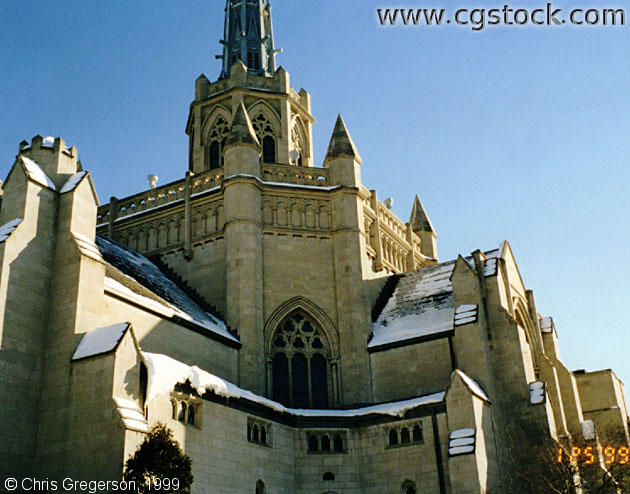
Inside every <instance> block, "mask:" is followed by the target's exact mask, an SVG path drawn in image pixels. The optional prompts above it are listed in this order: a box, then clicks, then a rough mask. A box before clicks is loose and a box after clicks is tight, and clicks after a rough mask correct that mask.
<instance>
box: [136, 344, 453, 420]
mask: <svg viewBox="0 0 630 494" xmlns="http://www.w3.org/2000/svg"><path fill="white" fill-rule="evenodd" d="M142 357H143V359H144V362H145V364H146V366H147V369H148V371H149V383H148V389H147V402H151V401H152V400H154V399H155V398H157V397H158V396H161V395H164V394H167V393H170V392H171V391H172V390H173V388H174V387H175V385H176V384H178V383H185V382H186V381H189V382H190V385H191V386H192V387H193V388H194V389H195V390H196V391H197V393H199V395H203V394H204V393H205V392H206V391H212V392H213V393H215V394H217V395H219V396H224V397H226V398H243V399H246V400H249V401H252V402H254V403H258V404H259V405H263V406H266V407H268V408H271V409H272V410H275V411H277V412H281V413H288V414H291V415H296V416H301V417H358V416H362V415H370V414H373V413H376V414H381V415H391V416H396V417H402V416H404V414H405V412H407V410H410V409H412V408H415V407H417V406H420V405H427V404H431V403H441V402H442V401H443V400H444V395H445V392H440V393H433V394H431V395H426V396H420V397H418V398H412V399H410V400H404V401H398V402H393V403H382V404H379V405H371V406H367V407H363V408H357V409H354V410H306V409H296V408H287V407H285V406H284V405H281V404H280V403H277V402H275V401H273V400H270V399H268V398H264V397H262V396H259V395H256V394H254V393H252V392H251V391H246V390H244V389H241V388H239V387H237V386H235V385H234V384H232V383H230V382H228V381H225V380H224V379H221V378H220V377H217V376H215V375H213V374H210V373H209V372H206V371H204V370H202V369H200V368H199V367H197V366H192V367H191V366H189V365H187V364H184V363H182V362H179V361H178V360H175V359H173V358H171V357H168V356H166V355H161V354H157V353H148V352H142Z"/></svg>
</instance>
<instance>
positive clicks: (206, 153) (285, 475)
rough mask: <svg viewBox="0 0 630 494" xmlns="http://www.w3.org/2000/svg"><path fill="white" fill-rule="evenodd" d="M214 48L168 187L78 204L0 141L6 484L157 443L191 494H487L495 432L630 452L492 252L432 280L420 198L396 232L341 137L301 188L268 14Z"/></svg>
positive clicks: (257, 10) (501, 463)
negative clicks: (186, 462)
mask: <svg viewBox="0 0 630 494" xmlns="http://www.w3.org/2000/svg"><path fill="white" fill-rule="evenodd" d="M222 45H223V55H222V56H221V57H220V58H221V59H222V70H221V74H220V76H219V79H218V80H217V81H214V82H211V81H210V80H208V79H207V78H206V77H205V76H204V75H202V76H200V77H199V78H198V79H197V81H196V83H195V98H194V101H193V102H192V103H191V105H190V115H189V118H188V124H187V128H186V129H187V130H186V133H187V134H188V136H189V140H190V153H189V158H188V171H187V172H186V174H185V177H184V178H183V179H182V180H179V181H177V182H173V183H170V184H167V185H163V186H159V187H156V188H152V189H149V190H146V191H143V192H140V193H138V194H136V195H133V196H131V197H126V198H123V199H119V198H115V197H112V198H111V200H110V201H109V203H108V204H104V205H101V206H99V202H98V199H97V196H96V193H95V189H94V185H93V183H92V179H91V176H90V173H89V172H87V171H85V170H83V169H82V166H81V163H80V162H78V161H77V150H76V149H75V148H74V147H72V148H67V147H66V145H65V143H64V141H63V140H62V139H61V138H55V139H51V138H46V139H44V138H42V137H39V136H36V137H34V138H33V139H32V140H31V142H22V143H21V144H20V148H19V154H18V155H17V157H16V160H15V163H14V164H13V167H12V168H11V171H10V173H9V175H8V177H7V178H6V181H5V182H4V184H3V186H2V203H1V209H0V314H1V315H2V318H1V319H0V369H1V371H2V372H1V373H0V398H1V401H0V438H2V441H1V442H0V443H1V444H0V477H2V479H4V478H6V477H8V476H11V477H17V478H21V477H24V476H36V477H37V478H48V479H63V478H64V477H71V478H74V479H86V480H98V479H104V480H113V479H120V476H121V472H122V468H123V464H124V462H125V461H126V459H127V458H128V457H129V455H131V454H133V453H134V452H135V449H136V447H137V445H138V444H139V442H141V441H142V440H143V438H144V436H145V434H146V433H147V432H148V430H149V429H150V428H151V427H152V426H153V425H154V424H156V423H157V422H162V423H166V424H167V425H168V427H170V428H171V429H172V430H173V431H174V434H175V436H176V438H177V440H178V441H179V442H180V444H181V445H182V448H183V449H184V451H185V452H186V453H187V454H188V455H190V457H191V458H192V468H193V474H194V479H195V480H194V484H193V492H195V493H202V492H205V493H244V492H251V493H254V492H256V493H263V492H265V493H273V494H278V493H309V494H311V493H322V494H323V493H338V494H341V493H374V494H376V493H379V494H382V493H391V494H394V493H403V494H412V493H420V492H422V493H481V492H490V491H493V492H498V491H497V486H499V485H501V479H502V477H503V476H504V475H508V474H509V471H510V468H511V466H510V464H509V461H508V460H509V459H508V456H509V451H510V447H511V445H510V440H511V437H513V434H512V432H513V431H514V430H517V431H527V430H533V428H537V429H538V430H542V431H544V434H545V435H546V436H548V437H550V438H553V439H554V440H557V441H559V442H561V443H562V444H569V445H570V444H573V443H574V442H580V443H583V442H584V441H588V442H589V444H592V445H593V446H597V444H598V441H599V439H598V431H602V430H610V429H611V428H613V429H615V430H619V431H621V433H622V434H623V435H624V436H625V438H626V441H627V440H628V432H629V431H628V409H627V406H626V402H625V398H624V392H623V384H622V383H621V382H620V381H619V379H618V378H617V377H616V376H615V374H614V373H613V372H612V371H611V370H602V371H598V372H583V371H582V372H571V371H570V370H568V369H567V368H566V366H565V365H564V364H563V363H562V361H561V359H560V357H559V354H558V341H557V335H556V329H555V327H554V323H553V320H552V319H551V318H550V317H542V316H541V315H540V314H539V313H538V311H537V309H536V306H535V303H534V296H533V294H532V292H531V291H530V290H527V289H526V288H525V285H524V283H523V280H522V278H521V275H520V273H519V270H518V267H517V265H516V261H515V259H514V256H513V254H512V251H511V249H510V245H509V244H508V243H507V242H505V243H502V244H501V245H499V246H494V247H493V248H492V249H491V250H489V251H481V250H477V251H475V252H472V253H470V254H466V255H462V256H459V257H458V258H457V259H454V260H450V261H446V262H440V261H439V260H438V254H437V245H436V238H437V235H436V230H435V228H434V226H433V225H432V224H431V221H430V220H429V217H428V215H427V213H426V211H425V210H424V208H423V206H422V204H421V202H420V200H418V198H417V197H416V200H415V202H414V204H413V209H412V211H411V215H410V218H409V221H408V222H404V221H401V220H400V219H398V218H397V217H396V216H395V215H394V214H392V212H391V211H390V210H389V209H388V208H387V207H386V206H385V205H384V204H383V203H382V202H380V201H379V199H378V197H377V193H376V191H374V190H369V189H367V188H366V187H365V186H364V185H363V183H362V182H361V166H362V165H361V163H362V162H361V158H360V156H359V153H358V151H357V149H356V147H355V145H354V143H353V141H352V139H351V137H350V133H349V132H348V129H347V127H346V125H345V123H344V121H343V119H342V118H341V116H340V117H339V118H338V119H337V122H336V123H335V125H334V131H333V134H332V137H331V140H330V145H329V147H328V151H327V153H326V157H325V160H324V162H323V164H318V165H320V166H316V163H314V160H313V142H312V126H313V122H314V120H313V117H312V116H311V101H310V96H309V94H308V93H307V92H306V91H305V90H304V89H300V90H299V91H296V90H294V89H293V88H292V87H291V84H290V80H289V74H288V73H287V72H286V71H285V70H284V69H283V68H282V67H279V68H277V67H276V63H275V55H276V50H275V49H274V44H273V31H272V25H271V7H270V5H269V3H268V1H267V2H265V1H264V0H257V1H250V0H248V1H247V2H245V1H240V0H238V1H237V0H228V2H227V5H226V11H225V33H224V39H223V40H222ZM183 171H184V170H182V172H183Z"/></svg>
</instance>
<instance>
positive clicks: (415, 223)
mask: <svg viewBox="0 0 630 494" xmlns="http://www.w3.org/2000/svg"><path fill="white" fill-rule="evenodd" d="M409 223H410V224H411V229H412V230H413V231H414V232H416V233H417V232H429V233H435V230H434V229H433V225H432V224H431V220H430V219H429V216H428V215H427V213H426V211H425V210H424V208H423V207H422V203H421V202H420V199H418V196H417V195H416V197H415V199H414V201H413V208H412V209H411V216H410V217H409Z"/></svg>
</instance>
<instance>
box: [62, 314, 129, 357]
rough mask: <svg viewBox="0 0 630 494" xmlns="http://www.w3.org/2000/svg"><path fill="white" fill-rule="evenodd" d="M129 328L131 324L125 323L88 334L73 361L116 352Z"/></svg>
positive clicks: (75, 353)
mask: <svg viewBox="0 0 630 494" xmlns="http://www.w3.org/2000/svg"><path fill="white" fill-rule="evenodd" d="M128 328H129V323H128V322H123V323H120V324H114V325H113V326H106V327H104V328H98V329H95V330H93V331H90V332H89V333H86V334H85V336H83V339H82V340H81V342H80V343H79V346H78V347H77V349H76V351H75V352H74V355H73V356H72V360H79V359H84V358H88V357H94V356H96V355H102V354H103V353H108V352H111V351H112V350H115V349H116V347H117V346H118V343H120V340H122V337H123V335H124V334H125V331H127V329H128Z"/></svg>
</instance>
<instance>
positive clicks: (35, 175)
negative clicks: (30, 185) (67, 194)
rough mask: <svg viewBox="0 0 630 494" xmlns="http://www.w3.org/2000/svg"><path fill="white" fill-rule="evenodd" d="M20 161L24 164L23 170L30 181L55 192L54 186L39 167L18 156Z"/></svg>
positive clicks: (31, 161)
mask: <svg viewBox="0 0 630 494" xmlns="http://www.w3.org/2000/svg"><path fill="white" fill-rule="evenodd" d="M20 159H21V160H22V163H24V169H25V170H26V173H27V174H28V176H29V178H30V179H31V180H33V181H34V182H37V183H38V184H40V185H43V186H44V187H48V188H49V189H52V190H57V188H56V187H55V184H54V183H53V181H52V180H51V179H50V177H49V176H48V175H46V173H45V172H44V170H42V167H41V166H39V165H38V164H37V163H35V162H34V161H33V160H32V159H30V158H27V157H26V156H22V155H20Z"/></svg>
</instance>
